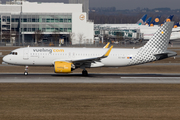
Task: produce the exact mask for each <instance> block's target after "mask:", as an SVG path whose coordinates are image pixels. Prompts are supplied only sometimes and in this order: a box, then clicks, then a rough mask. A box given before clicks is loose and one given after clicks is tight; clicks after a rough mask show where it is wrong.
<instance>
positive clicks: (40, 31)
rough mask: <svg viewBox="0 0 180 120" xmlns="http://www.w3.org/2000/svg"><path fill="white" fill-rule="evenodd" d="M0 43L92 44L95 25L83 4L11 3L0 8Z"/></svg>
mask: <svg viewBox="0 0 180 120" xmlns="http://www.w3.org/2000/svg"><path fill="white" fill-rule="evenodd" d="M0 17H1V19H0V20H1V22H0V23H1V42H3V43H11V44H15V43H21V44H25V43H28V44H30V43H31V44H41V43H44V44H46V43H48V44H49V42H52V43H53V44H59V42H60V41H61V42H62V41H64V42H62V43H65V44H71V43H72V44H84V43H86V44H93V38H94V23H93V22H90V21H88V20H87V14H86V12H83V10H82V4H64V3H37V2H28V1H22V2H21V1H13V2H11V3H10V4H4V5H3V4H1V5H0Z"/></svg>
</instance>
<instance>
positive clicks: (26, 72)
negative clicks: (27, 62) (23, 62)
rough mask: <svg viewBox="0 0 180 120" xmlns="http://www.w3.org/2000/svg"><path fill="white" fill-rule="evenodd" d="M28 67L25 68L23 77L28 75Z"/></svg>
mask: <svg viewBox="0 0 180 120" xmlns="http://www.w3.org/2000/svg"><path fill="white" fill-rule="evenodd" d="M28 68H29V67H28V66H26V67H25V72H24V75H25V76H27V75H28Z"/></svg>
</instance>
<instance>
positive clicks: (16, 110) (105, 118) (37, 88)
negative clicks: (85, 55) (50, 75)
mask: <svg viewBox="0 0 180 120" xmlns="http://www.w3.org/2000/svg"><path fill="white" fill-rule="evenodd" d="M0 91H1V92H0V113H1V114H0V119H1V120H5V119H8V120H21V119H23V120H30V119H33V120H50V119H53V120H59V119H62V120H72V119H73V120H95V119H96V120H114V119H116V120H119V119H125V120H132V119H139V120H144V119H153V120H159V119H167V120H169V119H173V120H175V119H179V118H180V114H179V113H180V96H179V95H180V85H179V84H0Z"/></svg>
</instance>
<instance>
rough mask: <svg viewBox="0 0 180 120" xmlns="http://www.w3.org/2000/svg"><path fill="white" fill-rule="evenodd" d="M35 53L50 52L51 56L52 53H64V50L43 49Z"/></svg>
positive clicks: (35, 50)
mask: <svg viewBox="0 0 180 120" xmlns="http://www.w3.org/2000/svg"><path fill="white" fill-rule="evenodd" d="M33 51H34V52H49V53H50V54H51V53H52V52H55V53H57V52H64V49H53V48H52V49H45V48H42V49H33Z"/></svg>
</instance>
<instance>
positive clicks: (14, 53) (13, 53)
mask: <svg viewBox="0 0 180 120" xmlns="http://www.w3.org/2000/svg"><path fill="white" fill-rule="evenodd" d="M10 55H18V53H17V52H11V53H10Z"/></svg>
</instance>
